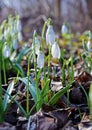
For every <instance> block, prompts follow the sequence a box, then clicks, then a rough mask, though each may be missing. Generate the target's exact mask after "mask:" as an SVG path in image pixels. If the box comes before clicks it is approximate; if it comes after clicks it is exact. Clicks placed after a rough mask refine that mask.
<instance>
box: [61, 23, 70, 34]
mask: <svg viewBox="0 0 92 130" xmlns="http://www.w3.org/2000/svg"><path fill="white" fill-rule="evenodd" d="M68 32H69V30H68V27H67V25H65V24H63V25H62V28H61V33H62V34H67V33H68Z"/></svg>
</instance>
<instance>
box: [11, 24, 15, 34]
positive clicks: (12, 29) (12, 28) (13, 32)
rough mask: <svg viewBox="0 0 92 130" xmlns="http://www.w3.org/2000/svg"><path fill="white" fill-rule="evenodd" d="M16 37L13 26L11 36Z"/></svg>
mask: <svg viewBox="0 0 92 130" xmlns="http://www.w3.org/2000/svg"><path fill="white" fill-rule="evenodd" d="M14 35H15V30H14V26H13V25H12V26H11V36H14Z"/></svg>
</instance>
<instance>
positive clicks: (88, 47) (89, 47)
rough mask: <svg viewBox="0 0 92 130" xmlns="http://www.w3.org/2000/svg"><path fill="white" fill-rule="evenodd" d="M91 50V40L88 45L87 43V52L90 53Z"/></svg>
mask: <svg viewBox="0 0 92 130" xmlns="http://www.w3.org/2000/svg"><path fill="white" fill-rule="evenodd" d="M90 49H91V42H90V40H88V43H87V50H88V51H89V50H90Z"/></svg>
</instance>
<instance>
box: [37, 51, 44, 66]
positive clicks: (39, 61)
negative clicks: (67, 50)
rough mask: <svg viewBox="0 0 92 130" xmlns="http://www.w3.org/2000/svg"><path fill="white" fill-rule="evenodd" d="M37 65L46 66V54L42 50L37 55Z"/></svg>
mask: <svg viewBox="0 0 92 130" xmlns="http://www.w3.org/2000/svg"><path fill="white" fill-rule="evenodd" d="M37 65H38V68H43V67H44V54H43V53H42V52H41V51H39V53H38V55H37Z"/></svg>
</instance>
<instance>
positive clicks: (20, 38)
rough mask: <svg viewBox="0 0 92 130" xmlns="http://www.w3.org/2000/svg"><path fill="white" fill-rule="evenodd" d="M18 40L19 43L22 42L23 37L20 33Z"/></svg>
mask: <svg viewBox="0 0 92 130" xmlns="http://www.w3.org/2000/svg"><path fill="white" fill-rule="evenodd" d="M18 40H19V42H21V41H22V40H23V36H22V33H21V32H18Z"/></svg>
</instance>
